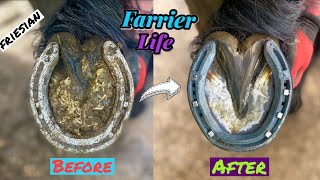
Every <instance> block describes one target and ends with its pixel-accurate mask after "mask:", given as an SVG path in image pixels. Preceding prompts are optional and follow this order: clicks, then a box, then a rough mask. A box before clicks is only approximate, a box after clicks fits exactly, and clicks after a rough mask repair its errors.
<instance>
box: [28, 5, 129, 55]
mask: <svg viewBox="0 0 320 180" xmlns="http://www.w3.org/2000/svg"><path fill="white" fill-rule="evenodd" d="M124 1H125V0H94V1H93V0H66V1H65V3H64V5H63V6H62V7H61V8H60V9H59V10H58V11H57V12H56V13H55V14H54V15H53V16H52V17H51V19H50V20H49V21H48V23H47V24H46V25H45V26H43V27H42V28H41V29H40V31H41V35H42V38H41V40H40V42H39V44H38V45H37V47H36V50H35V52H34V54H35V57H39V56H40V54H41V53H42V52H43V50H44V49H45V47H46V46H47V43H48V40H49V39H50V38H51V37H52V36H53V35H54V34H56V33H59V32H69V33H71V34H73V35H74V36H75V37H76V38H77V39H78V40H79V41H80V43H83V42H84V41H86V40H87V39H89V38H91V37H93V36H98V37H101V38H105V39H111V40H113V41H114V42H116V43H120V44H121V45H122V46H125V45H126V42H125V39H126V38H125V37H124V34H123V32H122V31H121V29H120V28H119V27H120V24H121V22H122V17H123V12H124Z"/></svg>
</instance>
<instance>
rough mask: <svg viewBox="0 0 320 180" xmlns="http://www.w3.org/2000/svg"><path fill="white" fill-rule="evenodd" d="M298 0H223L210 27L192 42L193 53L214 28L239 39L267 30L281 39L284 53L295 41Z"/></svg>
mask: <svg viewBox="0 0 320 180" xmlns="http://www.w3.org/2000/svg"><path fill="white" fill-rule="evenodd" d="M301 3H302V2H301V1H293V0H291V1H290V0H225V1H224V3H223V4H222V6H221V7H220V9H219V10H218V11H217V12H215V13H214V14H213V16H212V18H211V22H209V23H210V24H211V25H210V27H209V28H208V29H207V30H206V31H205V32H204V33H203V34H200V35H199V36H198V37H197V38H196V39H195V40H194V42H193V52H192V57H194V55H195V54H196V53H197V51H198V50H199V48H200V47H201V46H202V44H203V41H204V40H205V38H206V37H207V36H208V35H209V34H211V33H213V32H215V31H226V32H229V33H230V34H232V35H234V36H235V37H236V38H238V40H239V41H240V42H241V41H243V40H244V39H245V38H246V37H248V36H250V35H252V34H254V33H260V34H266V35H269V36H272V37H274V38H276V39H278V40H279V41H280V44H281V48H282V50H283V51H284V52H285V53H286V51H287V46H286V45H289V44H293V43H294V41H295V35H296V29H297V27H298V25H299V21H298V18H299V16H300V14H301V10H300V6H301Z"/></svg>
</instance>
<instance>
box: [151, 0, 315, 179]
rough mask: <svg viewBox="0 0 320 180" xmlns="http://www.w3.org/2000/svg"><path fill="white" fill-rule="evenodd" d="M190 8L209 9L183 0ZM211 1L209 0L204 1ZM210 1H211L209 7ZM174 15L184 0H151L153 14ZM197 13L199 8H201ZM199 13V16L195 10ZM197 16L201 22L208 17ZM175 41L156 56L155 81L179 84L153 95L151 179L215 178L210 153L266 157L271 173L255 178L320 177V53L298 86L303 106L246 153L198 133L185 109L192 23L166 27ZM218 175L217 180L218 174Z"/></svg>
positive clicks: (183, 8)
mask: <svg viewBox="0 0 320 180" xmlns="http://www.w3.org/2000/svg"><path fill="white" fill-rule="evenodd" d="M186 1H187V2H188V4H189V5H191V8H192V7H199V6H200V7H201V6H202V7H201V8H203V9H204V11H205V10H206V9H208V8H212V9H215V7H212V6H211V5H212V3H213V2H217V3H220V2H221V0H212V1H211V3H209V4H202V3H199V1H192V0H186ZM207 2H210V1H207ZM210 4H211V5H210ZM173 8H175V9H177V10H178V14H190V12H189V8H190V6H189V8H188V6H187V4H186V2H185V0H174V1H170V3H168V1H162V0H154V10H155V12H154V13H156V14H159V13H160V14H166V13H168V12H169V10H170V9H173ZM200 13H201V12H200ZM197 15H198V14H197ZM199 15H200V22H198V23H200V25H203V24H204V23H205V20H204V19H205V18H206V16H207V15H205V14H199ZM165 31H166V32H168V33H169V34H170V36H171V37H174V38H175V39H176V41H175V44H174V48H173V50H172V51H170V52H162V53H161V55H155V56H154V83H159V82H163V81H165V80H166V79H167V77H169V76H170V77H172V78H173V79H174V80H176V81H177V82H178V83H179V84H180V85H181V91H180V93H179V94H177V95H176V96H175V97H173V98H172V99H170V100H169V101H167V100H166V98H165V97H162V96H157V97H155V99H154V141H153V142H154V178H155V179H159V180H160V179H161V180H166V179H186V180H189V179H190V180H195V179H215V178H216V177H210V176H209V172H210V170H209V159H210V157H269V158H270V177H259V179H275V180H278V179H288V180H294V179H312V180H318V179H320V156H319V154H318V152H319V151H320V143H319V132H320V94H319V88H320V83H319V82H318V80H319V77H320V55H317V56H315V57H314V60H313V65H312V66H311V67H310V69H309V72H308V73H307V74H306V80H305V83H304V85H303V89H302V99H303V105H302V108H301V109H300V110H299V112H297V113H296V114H292V115H290V116H288V117H287V119H286V121H285V123H284V124H283V126H282V128H281V130H280V132H279V133H278V135H277V136H276V138H275V139H274V140H273V141H272V142H271V143H270V144H269V145H267V146H265V147H263V148H262V149H260V150H257V151H254V152H249V153H237V152H227V151H224V150H221V149H218V148H217V147H215V146H213V145H212V144H211V143H210V142H209V141H208V140H207V139H206V138H205V136H204V135H203V134H202V132H201V130H200V128H199V127H198V125H197V123H196V121H195V120H194V118H193V116H192V113H191V111H190V108H189V103H188V98H187V80H188V75H189V70H190V67H191V64H192V61H191V59H190V51H191V50H190V43H191V41H192V40H193V39H194V38H195V37H196V36H197V35H198V32H197V29H196V26H194V25H193V26H192V29H191V30H189V31H184V30H179V31H175V30H166V29H162V30H160V31H159V32H165ZM242 178H243V179H256V178H255V177H231V178H226V177H221V179H242ZM219 179H220V178H219Z"/></svg>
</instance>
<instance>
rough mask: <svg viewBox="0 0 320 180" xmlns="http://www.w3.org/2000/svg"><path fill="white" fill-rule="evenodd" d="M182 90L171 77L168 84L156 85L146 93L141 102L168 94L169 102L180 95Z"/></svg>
mask: <svg viewBox="0 0 320 180" xmlns="http://www.w3.org/2000/svg"><path fill="white" fill-rule="evenodd" d="M180 89H181V86H180V85H179V84H178V83H177V82H176V81H174V80H173V79H172V78H171V77H169V78H168V79H167V81H166V82H163V83H159V84H156V85H154V86H152V87H151V88H149V89H148V90H147V91H146V92H144V93H143V94H142V96H141V98H140V101H139V102H141V101H143V100H145V99H147V98H149V97H152V96H155V95H158V94H166V95H167V100H169V99H170V98H172V97H173V96H175V95H176V94H178V93H179V92H180Z"/></svg>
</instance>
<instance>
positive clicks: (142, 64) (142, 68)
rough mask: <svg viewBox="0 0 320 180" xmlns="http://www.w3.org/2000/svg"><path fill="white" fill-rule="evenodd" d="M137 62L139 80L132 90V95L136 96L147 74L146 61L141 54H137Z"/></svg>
mask: <svg viewBox="0 0 320 180" xmlns="http://www.w3.org/2000/svg"><path fill="white" fill-rule="evenodd" d="M138 62H139V67H140V73H139V81H138V84H137V86H136V88H135V90H134V95H135V96H136V95H137V94H139V92H140V91H141V90H142V89H143V86H144V82H145V80H146V75H147V67H146V63H145V62H144V60H143V59H142V57H141V56H138Z"/></svg>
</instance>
